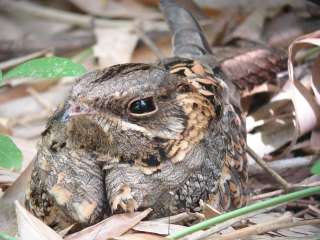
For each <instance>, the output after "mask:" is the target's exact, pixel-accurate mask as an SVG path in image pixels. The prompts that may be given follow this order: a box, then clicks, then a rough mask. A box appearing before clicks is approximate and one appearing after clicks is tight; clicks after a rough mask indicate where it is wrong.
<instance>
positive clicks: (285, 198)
mask: <svg viewBox="0 0 320 240" xmlns="http://www.w3.org/2000/svg"><path fill="white" fill-rule="evenodd" d="M319 193H320V187H311V188H307V189H304V190H300V191H296V192H293V193H288V194H286V195H282V196H278V197H275V198H272V199H268V200H265V201H262V202H258V203H255V204H252V205H249V206H246V207H243V208H240V209H236V210H233V211H231V212H227V213H224V214H221V215H219V216H217V217H213V218H211V219H208V220H206V221H203V222H200V223H198V224H195V225H193V226H191V227H188V228H185V229H183V230H181V231H178V232H176V233H174V234H170V235H169V236H167V238H168V239H172V240H173V239H179V238H182V237H184V236H186V235H188V234H191V233H194V232H197V231H199V230H203V229H205V228H208V227H211V226H213V225H216V224H218V223H222V222H224V221H227V220H229V219H232V218H235V217H239V216H242V215H244V214H248V213H251V212H254V211H257V210H259V209H264V208H268V207H271V206H274V205H278V204H283V203H287V202H290V201H294V200H297V199H299V198H303V197H308V196H311V195H313V194H319Z"/></svg>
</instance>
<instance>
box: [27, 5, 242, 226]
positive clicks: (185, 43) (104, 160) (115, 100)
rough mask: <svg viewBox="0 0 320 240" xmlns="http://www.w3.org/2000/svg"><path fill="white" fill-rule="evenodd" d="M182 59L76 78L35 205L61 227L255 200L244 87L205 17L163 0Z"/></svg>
mask: <svg viewBox="0 0 320 240" xmlns="http://www.w3.org/2000/svg"><path fill="white" fill-rule="evenodd" d="M160 6H161V8H162V11H163V12H164V15H165V18H166V20H167V22H168V25H169V26H170V29H171V31H172V33H173V53H174V56H175V57H172V58H167V59H163V60H162V61H160V62H157V63H155V64H143V63H138V64H133V63H132V64H130V63H129V64H121V65H115V66H112V67H109V68H106V69H103V70H97V71H93V72H90V73H88V74H86V75H84V76H82V77H81V78H80V79H78V80H77V82H76V83H75V85H74V86H73V88H72V90H71V92H70V94H69V97H68V98H67V100H66V101H65V103H64V105H63V106H62V107H60V108H59V109H58V110H57V111H56V112H55V114H54V115H53V116H52V118H51V119H50V120H49V122H48V125H47V128H46V130H45V131H44V132H43V134H42V140H41V142H40V144H39V149H38V154H37V157H36V160H35V163H34V169H33V173H32V177H31V181H30V187H29V189H28V191H27V193H26V206H27V208H28V209H29V210H30V211H31V212H32V213H33V214H34V215H36V216H37V217H39V218H40V219H42V220H43V221H44V222H45V223H47V224H48V225H50V226H52V227H54V228H55V229H63V228H65V227H68V226H70V225H72V224H75V225H76V226H78V227H79V228H83V227H85V226H88V225H92V224H94V223H96V222H98V221H100V220H102V219H103V218H105V217H107V216H110V215H111V214H113V213H115V212H119V211H124V212H131V211H134V210H141V209H145V208H149V207H150V208H152V209H153V211H152V214H151V216H150V218H155V217H163V216H168V215H172V214H177V213H179V212H183V211H199V209H200V208H199V201H200V200H204V201H206V202H207V203H209V204H211V205H212V206H214V207H215V208H217V209H218V210H221V211H224V210H229V209H232V208H238V207H241V206H243V205H244V204H245V203H246V183H247V160H246V154H245V152H246V133H245V124H244V121H243V118H242V116H241V111H240V108H239V105H238V104H237V102H238V101H239V99H237V98H238V97H237V96H238V95H237V89H236V88H235V87H234V86H233V85H232V83H230V82H229V81H228V80H227V79H226V77H225V76H224V75H223V73H222V72H221V71H220V70H219V67H218V66H216V64H215V63H214V57H213V56H212V55H211V51H210V47H209V44H208V43H207V41H206V39H205V37H204V35H203V33H202V31H201V30H200V27H199V25H198V23H197V22H196V21H195V19H194V18H193V17H192V15H191V14H190V13H189V12H187V11H186V10H185V9H183V8H181V7H179V6H178V5H177V4H175V2H174V1H168V0H167V1H160Z"/></svg>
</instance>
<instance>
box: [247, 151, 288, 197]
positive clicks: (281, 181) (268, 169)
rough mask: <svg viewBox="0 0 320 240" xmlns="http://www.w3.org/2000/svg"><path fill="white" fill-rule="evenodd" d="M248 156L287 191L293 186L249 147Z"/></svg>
mask: <svg viewBox="0 0 320 240" xmlns="http://www.w3.org/2000/svg"><path fill="white" fill-rule="evenodd" d="M247 152H248V154H249V155H250V156H251V157H252V158H253V159H254V160H255V161H256V162H257V163H258V164H259V166H260V167H261V168H263V170H265V171H266V172H267V173H269V174H270V175H271V176H272V177H273V178H274V179H275V180H276V181H277V182H278V183H279V184H280V185H281V186H282V187H283V188H284V189H285V190H286V191H289V189H290V188H291V185H290V184H289V183H288V182H287V181H286V180H285V179H284V178H282V177H281V176H280V175H279V174H278V173H277V172H276V171H274V170H273V169H272V168H271V167H270V166H269V165H268V164H267V163H266V162H265V161H264V160H263V159H262V158H261V157H260V156H258V154H256V153H255V152H254V151H253V150H252V149H251V148H250V147H249V146H248V147H247Z"/></svg>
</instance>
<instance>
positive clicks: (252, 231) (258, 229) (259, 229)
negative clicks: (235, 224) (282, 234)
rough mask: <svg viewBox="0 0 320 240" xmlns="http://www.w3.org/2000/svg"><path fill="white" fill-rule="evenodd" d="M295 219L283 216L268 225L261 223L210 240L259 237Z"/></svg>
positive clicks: (288, 215) (286, 215) (267, 223)
mask: <svg viewBox="0 0 320 240" xmlns="http://www.w3.org/2000/svg"><path fill="white" fill-rule="evenodd" d="M292 221H293V218H292V215H291V214H285V215H284V216H281V217H279V218H277V219H272V220H271V221H268V222H266V223H260V224H256V225H253V226H250V227H246V228H242V229H239V230H236V231H234V232H231V233H229V234H225V235H223V236H214V237H213V238H212V237H210V238H208V240H209V239H211V240H213V239H215V240H232V239H241V238H244V239H245V238H246V237H248V236H251V235H257V234H261V233H265V232H269V231H273V230H275V229H277V228H278V227H279V226H280V225H281V224H283V223H285V224H287V223H292Z"/></svg>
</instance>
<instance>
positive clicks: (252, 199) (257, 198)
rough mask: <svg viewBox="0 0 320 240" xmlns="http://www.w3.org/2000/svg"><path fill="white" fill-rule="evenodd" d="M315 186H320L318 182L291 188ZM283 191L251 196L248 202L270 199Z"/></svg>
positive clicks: (295, 185) (296, 185)
mask: <svg viewBox="0 0 320 240" xmlns="http://www.w3.org/2000/svg"><path fill="white" fill-rule="evenodd" d="M315 186H320V182H313V183H310V184H294V185H293V187H294V188H297V189H299V188H304V187H315ZM284 192H285V191H284V190H283V189H279V190H275V191H272V192H268V193H262V194H259V195H256V196H252V197H251V198H250V200H249V202H253V201H257V200H262V199H266V198H270V197H274V196H279V195H281V194H283V193H284Z"/></svg>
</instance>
